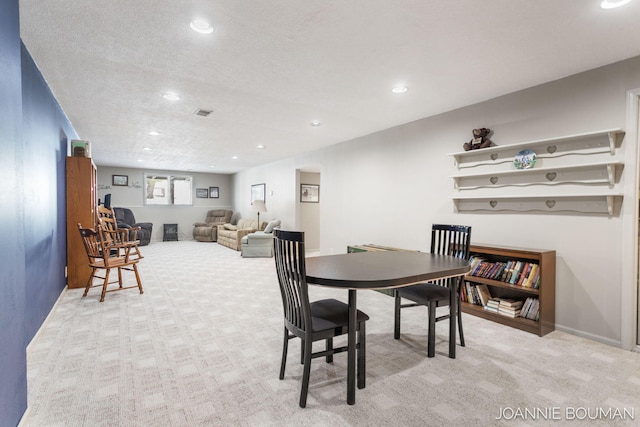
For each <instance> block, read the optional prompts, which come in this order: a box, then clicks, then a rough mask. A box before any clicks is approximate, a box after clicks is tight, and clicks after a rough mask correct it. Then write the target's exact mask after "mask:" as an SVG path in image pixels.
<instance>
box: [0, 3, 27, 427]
mask: <svg viewBox="0 0 640 427" xmlns="http://www.w3.org/2000/svg"><path fill="white" fill-rule="evenodd" d="M0 10H1V11H2V12H1V13H0V76H2V77H0V170H1V171H2V176H3V180H4V182H3V185H2V188H3V191H0V236H2V238H0V253H2V256H0V271H2V279H1V280H2V281H1V282H0V425H2V426H15V425H17V424H18V422H19V421H20V417H21V416H22V414H23V412H24V411H25V409H26V407H27V366H26V365H27V357H26V345H27V339H26V335H25V331H24V323H25V316H26V310H25V299H26V298H25V248H24V236H23V219H22V218H23V209H24V204H23V199H22V195H23V194H22V193H23V191H22V188H23V186H22V177H23V170H24V169H23V167H24V156H23V152H22V138H21V136H20V135H21V128H22V95H21V83H20V80H21V78H20V26H19V18H18V0H0Z"/></svg>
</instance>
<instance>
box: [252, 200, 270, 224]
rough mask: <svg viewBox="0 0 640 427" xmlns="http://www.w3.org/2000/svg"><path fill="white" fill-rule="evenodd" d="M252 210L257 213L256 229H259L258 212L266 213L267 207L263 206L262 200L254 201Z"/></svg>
mask: <svg viewBox="0 0 640 427" xmlns="http://www.w3.org/2000/svg"><path fill="white" fill-rule="evenodd" d="M253 210H254V211H256V212H258V229H260V212H266V211H267V206H266V205H265V204H264V200H254V201H253Z"/></svg>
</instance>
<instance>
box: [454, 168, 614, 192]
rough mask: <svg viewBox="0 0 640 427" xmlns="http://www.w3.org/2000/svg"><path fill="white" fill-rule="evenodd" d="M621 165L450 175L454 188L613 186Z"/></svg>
mask: <svg viewBox="0 0 640 427" xmlns="http://www.w3.org/2000/svg"><path fill="white" fill-rule="evenodd" d="M623 167H624V165H623V164H622V163H620V162H616V163H609V162H599V163H587V164H582V165H576V166H562V167H556V168H532V169H515V170H510V171H502V172H493V173H482V174H473V175H472V174H464V175H454V176H451V177H450V178H453V181H454V186H455V188H456V189H457V190H474V189H478V188H500V187H526V186H532V185H550V186H553V185H561V184H578V185H600V184H606V185H609V186H610V187H613V185H614V184H615V183H616V182H617V180H618V179H619V175H620V171H621V170H622V168H623Z"/></svg>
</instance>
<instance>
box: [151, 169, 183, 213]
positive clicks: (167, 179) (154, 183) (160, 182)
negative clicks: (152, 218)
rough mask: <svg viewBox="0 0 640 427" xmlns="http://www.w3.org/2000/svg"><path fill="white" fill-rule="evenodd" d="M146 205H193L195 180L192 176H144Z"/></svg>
mask: <svg viewBox="0 0 640 427" xmlns="http://www.w3.org/2000/svg"><path fill="white" fill-rule="evenodd" d="M144 183H145V186H144V201H145V204H146V205H191V204H193V199H192V193H193V189H192V183H193V178H192V177H190V176H171V175H152V174H145V175H144Z"/></svg>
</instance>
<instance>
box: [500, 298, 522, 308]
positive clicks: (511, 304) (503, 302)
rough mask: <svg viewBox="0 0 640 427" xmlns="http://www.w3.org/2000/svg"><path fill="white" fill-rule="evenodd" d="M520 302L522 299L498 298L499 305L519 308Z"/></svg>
mask: <svg viewBox="0 0 640 427" xmlns="http://www.w3.org/2000/svg"><path fill="white" fill-rule="evenodd" d="M522 304H523V301H520V300H515V299H508V298H500V307H510V308H520V307H522Z"/></svg>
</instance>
